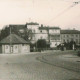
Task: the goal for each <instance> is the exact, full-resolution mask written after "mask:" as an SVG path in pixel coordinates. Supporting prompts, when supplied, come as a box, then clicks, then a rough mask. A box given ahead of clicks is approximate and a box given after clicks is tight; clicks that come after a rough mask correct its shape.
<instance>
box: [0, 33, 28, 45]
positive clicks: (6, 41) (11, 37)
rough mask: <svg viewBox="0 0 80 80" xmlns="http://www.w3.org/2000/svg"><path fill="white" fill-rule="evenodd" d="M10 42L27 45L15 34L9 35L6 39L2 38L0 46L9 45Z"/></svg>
mask: <svg viewBox="0 0 80 80" xmlns="http://www.w3.org/2000/svg"><path fill="white" fill-rule="evenodd" d="M10 40H11V41H10ZM10 42H11V43H12V44H27V43H29V42H27V41H26V40H24V39H23V38H21V37H19V36H17V35H16V34H10V35H9V36H7V37H6V38H4V39H3V40H1V41H0V43H1V44H10Z"/></svg>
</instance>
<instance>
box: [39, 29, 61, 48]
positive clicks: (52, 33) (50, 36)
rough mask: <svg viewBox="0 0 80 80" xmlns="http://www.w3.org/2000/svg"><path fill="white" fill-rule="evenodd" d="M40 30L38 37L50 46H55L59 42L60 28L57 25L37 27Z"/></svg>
mask: <svg viewBox="0 0 80 80" xmlns="http://www.w3.org/2000/svg"><path fill="white" fill-rule="evenodd" d="M39 30H40V32H41V34H40V38H41V39H45V40H46V41H47V42H49V43H50V47H51V48H52V47H56V46H57V45H59V44H60V28H59V27H39Z"/></svg>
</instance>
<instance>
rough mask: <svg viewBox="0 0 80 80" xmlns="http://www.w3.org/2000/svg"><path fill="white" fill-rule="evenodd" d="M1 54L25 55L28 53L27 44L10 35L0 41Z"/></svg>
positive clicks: (14, 35)
mask: <svg viewBox="0 0 80 80" xmlns="http://www.w3.org/2000/svg"><path fill="white" fill-rule="evenodd" d="M0 44H1V46H2V47H1V48H2V53H5V54H6V53H27V52H30V45H29V42H27V41H25V40H24V39H22V38H20V37H19V36H17V35H16V34H10V35H9V36H8V37H6V38H5V39H3V40H1V41H0Z"/></svg>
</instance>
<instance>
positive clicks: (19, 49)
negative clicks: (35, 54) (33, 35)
mask: <svg viewBox="0 0 80 80" xmlns="http://www.w3.org/2000/svg"><path fill="white" fill-rule="evenodd" d="M26 52H30V45H29V44H18V45H12V46H11V47H10V45H2V53H5V54H6V53H26Z"/></svg>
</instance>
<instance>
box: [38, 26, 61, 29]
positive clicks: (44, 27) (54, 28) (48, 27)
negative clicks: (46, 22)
mask: <svg viewBox="0 0 80 80" xmlns="http://www.w3.org/2000/svg"><path fill="white" fill-rule="evenodd" d="M39 29H43V30H46V29H60V28H59V27H46V26H45V27H39Z"/></svg>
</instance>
